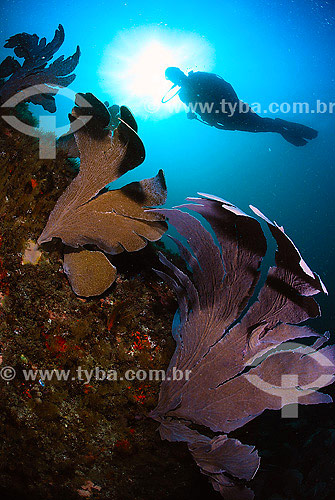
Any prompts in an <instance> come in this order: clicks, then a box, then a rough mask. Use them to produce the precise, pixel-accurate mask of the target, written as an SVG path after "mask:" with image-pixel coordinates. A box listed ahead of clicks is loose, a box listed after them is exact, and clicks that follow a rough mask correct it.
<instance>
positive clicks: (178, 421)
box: [151, 194, 335, 499]
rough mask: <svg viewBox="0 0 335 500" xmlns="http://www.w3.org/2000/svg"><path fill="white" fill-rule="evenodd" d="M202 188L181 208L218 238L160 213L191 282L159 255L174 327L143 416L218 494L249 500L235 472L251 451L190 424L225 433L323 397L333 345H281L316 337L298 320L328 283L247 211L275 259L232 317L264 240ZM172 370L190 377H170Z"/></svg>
mask: <svg viewBox="0 0 335 500" xmlns="http://www.w3.org/2000/svg"><path fill="white" fill-rule="evenodd" d="M201 196H202V197H201V198H189V200H190V201H192V202H193V203H189V204H186V205H182V207H184V208H188V209H190V210H193V211H195V212H197V213H199V214H201V215H202V216H203V217H204V218H205V219H206V220H207V221H208V222H209V223H210V225H211V227H212V229H213V231H214V233H215V235H216V238H217V241H218V244H215V242H214V240H213V237H212V235H211V234H210V233H209V232H208V231H207V230H206V229H205V228H204V227H203V226H202V224H201V223H200V222H199V220H197V219H195V218H194V217H193V216H191V215H190V214H188V213H186V212H182V211H180V210H178V209H173V210H159V211H158V212H159V213H162V214H163V215H165V216H166V217H167V218H168V220H169V222H170V223H171V224H172V225H173V226H175V227H176V229H177V230H178V232H179V233H180V234H181V235H182V236H184V237H185V238H186V240H187V242H188V244H189V246H190V250H189V249H188V248H186V247H185V246H183V245H182V244H181V243H180V242H178V247H179V249H180V251H181V255H182V257H183V258H184V260H185V261H186V263H187V264H188V267H189V268H190V269H191V271H192V280H191V279H190V278H189V277H188V276H187V275H186V274H185V273H183V272H181V271H180V270H179V269H178V268H177V267H175V266H174V265H173V264H171V263H169V262H168V261H167V260H166V259H165V258H164V257H163V256H162V257H161V261H162V263H163V264H165V266H166V268H167V271H166V272H165V273H163V272H162V271H158V274H159V275H160V276H161V277H162V278H163V279H166V281H167V282H168V283H169V284H170V285H171V286H172V287H173V288H174V290H175V292H176V295H177V298H178V303H179V314H178V315H177V317H176V318H177V321H175V322H174V331H173V335H174V338H175V339H176V342H177V347H176V350H175V353H174V356H173V357H172V359H171V362H170V365H169V368H168V371H167V374H166V379H165V381H163V382H162V386H161V391H160V398H159V402H158V405H157V407H156V408H155V410H153V412H152V413H151V417H152V418H154V419H156V420H158V421H159V422H160V423H161V426H160V433H161V436H162V438H163V439H168V440H170V441H185V442H187V444H188V447H189V449H190V451H191V453H192V455H193V458H194V459H195V461H196V462H197V463H198V465H199V467H200V469H201V471H202V472H203V473H204V474H206V475H208V476H209V477H210V480H211V481H212V484H213V487H214V488H215V489H216V490H217V491H220V492H221V494H222V495H223V496H224V497H225V498H229V499H230V498H231V499H233V498H236V499H241V498H243V499H244V498H246V499H249V498H253V494H252V492H251V491H250V490H248V489H246V488H242V489H241V488H240V487H239V486H237V483H236V480H235V479H234V478H237V479H238V480H240V479H245V480H249V479H251V478H252V477H253V475H254V474H255V472H256V471H257V468H258V465H259V459H258V456H257V452H256V451H254V449H253V448H252V447H250V446H244V445H242V444H241V443H239V442H238V441H236V440H232V439H230V438H228V437H227V436H226V435H218V436H216V437H215V438H214V439H209V438H208V437H206V436H202V435H201V434H199V433H198V432H196V431H194V430H192V429H190V428H189V425H190V424H198V425H202V426H206V427H208V428H209V429H211V430H212V431H214V432H224V433H229V432H230V431H233V430H234V429H237V428H239V427H241V426H243V425H244V424H245V423H247V422H248V421H250V420H252V419H253V418H255V417H256V416H257V415H260V414H261V413H262V412H263V411H264V410H265V409H280V408H282V407H283V406H284V405H287V404H289V403H292V402H294V403H301V404H316V403H328V402H331V398H330V396H328V395H326V394H323V393H320V392H317V390H316V389H319V388H322V387H325V386H326V385H329V384H331V383H332V382H333V381H334V372H335V348H334V346H330V347H325V348H322V349H319V347H320V345H322V344H323V342H324V341H325V339H322V340H319V341H318V342H317V344H315V346H314V348H307V347H302V346H301V345H299V344H298V348H297V344H293V347H292V343H291V344H289V343H287V341H290V340H295V339H299V338H304V337H313V336H314V337H315V336H316V337H321V338H322V336H320V335H318V334H317V333H316V332H314V331H313V330H311V329H310V328H309V327H307V326H296V324H298V323H301V322H302V321H305V320H306V319H308V318H311V317H316V316H318V315H319V313H320V311H319V307H318V304H317V303H316V302H315V300H314V298H313V297H312V296H313V295H314V294H317V293H319V292H320V291H323V292H326V288H325V286H324V285H323V283H322V282H321V280H320V278H319V276H318V275H317V274H315V273H313V272H312V271H311V270H310V269H309V267H308V266H307V264H306V263H305V262H304V261H303V259H302V258H301V255H300V253H299V251H298V250H297V248H296V247H295V246H294V244H293V243H292V241H291V240H290V239H289V238H288V237H287V236H286V234H285V233H284V230H283V229H282V228H280V227H279V226H277V225H276V224H275V223H272V222H271V221H269V220H268V219H267V218H266V217H265V216H263V215H262V214H261V213H260V212H259V211H257V209H254V211H255V212H256V213H257V215H260V216H261V217H262V218H263V219H265V220H266V222H267V223H268V225H269V228H270V230H271V232H272V234H273V236H274V238H275V239H276V241H277V245H278V249H277V252H276V266H275V267H272V268H270V269H269V272H268V276H267V279H266V282H265V284H264V285H263V287H262V288H261V290H260V293H259V295H258V299H257V301H256V302H254V303H253V305H252V306H251V307H249V309H248V310H247V312H246V313H245V314H244V315H243V316H242V318H241V319H240V321H239V322H237V323H236V320H238V319H239V317H240V315H241V314H242V313H243V311H244V309H245V308H246V306H247V304H248V301H249V299H250V297H251V296H252V293H253V291H254V288H255V286H256V284H257V281H258V279H259V267H260V264H261V260H262V257H263V256H264V254H265V252H266V240H265V237H264V235H263V232H262V229H261V227H260V224H259V223H258V222H257V221H256V220H255V219H253V218H252V217H250V216H248V215H246V214H244V213H243V212H242V211H241V210H239V209H238V208H237V207H235V206H234V205H232V204H231V203H229V202H226V201H224V200H222V199H220V198H217V197H214V196H211V195H205V194H202V195H201ZM179 208H181V207H179ZM176 370H181V371H182V372H183V373H185V371H186V370H190V371H191V375H190V376H189V377H183V378H182V379H180V380H179V379H178V380H175V379H174V376H173V374H174V373H175V371H176ZM285 377H286V378H285ZM283 381H285V383H283Z"/></svg>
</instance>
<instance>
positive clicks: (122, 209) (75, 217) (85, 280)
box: [38, 94, 167, 297]
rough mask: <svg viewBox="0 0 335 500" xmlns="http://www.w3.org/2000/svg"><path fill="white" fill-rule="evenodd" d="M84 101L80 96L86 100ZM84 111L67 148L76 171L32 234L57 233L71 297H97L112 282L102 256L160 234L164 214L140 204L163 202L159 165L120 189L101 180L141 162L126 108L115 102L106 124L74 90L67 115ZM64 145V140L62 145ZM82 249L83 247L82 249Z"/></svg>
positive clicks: (47, 236)
mask: <svg viewBox="0 0 335 500" xmlns="http://www.w3.org/2000/svg"><path fill="white" fill-rule="evenodd" d="M86 98H87V99H86ZM83 100H84V101H85V103H84V106H85V105H86V103H87V102H89V104H90V108H89V109H88V110H86V112H88V111H90V115H89V117H90V118H91V119H90V120H89V121H88V122H86V123H85V122H84V121H82V126H81V127H79V129H76V130H75V132H74V134H73V136H74V138H73V142H74V144H72V145H71V143H68V144H67V146H69V145H70V147H69V149H70V150H78V154H79V156H80V170H79V173H78V175H77V177H75V178H74V179H73V181H72V182H71V184H70V185H69V186H68V187H67V189H66V190H65V191H64V193H63V194H62V195H61V196H60V198H59V199H58V201H57V203H56V205H55V207H54V209H53V210H52V212H51V214H50V216H49V219H48V222H47V224H46V226H45V228H44V230H43V232H42V234H41V235H40V237H39V239H38V243H39V244H42V243H46V242H48V241H51V240H52V239H53V238H59V239H60V240H61V241H62V242H63V244H64V270H65V272H66V274H67V276H68V278H69V281H70V283H71V286H72V289H73V290H74V292H75V293H76V294H77V295H82V296H85V297H90V296H92V295H100V294H102V293H103V292H104V291H105V290H106V289H107V288H108V287H109V286H110V285H111V284H112V283H113V282H114V280H115V278H116V268H115V266H114V265H113V264H112V263H111V262H110V260H109V258H108V257H107V256H106V255H105V254H107V255H116V254H119V253H121V252H123V251H127V252H135V251H138V250H141V249H142V248H144V247H145V246H146V245H147V243H148V241H157V240H159V239H160V238H161V236H162V235H163V234H164V233H165V231H166V229H167V225H166V223H165V222H164V216H163V215H162V214H159V213H157V214H156V213H150V212H148V211H147V207H154V206H159V205H163V204H164V203H165V200H166V195H167V191H166V184H165V178H164V174H163V171H162V170H159V172H158V174H157V175H156V176H155V177H152V178H151V179H143V180H141V181H138V182H131V183H130V184H126V185H125V186H123V187H122V188H120V189H111V187H110V186H108V185H109V184H111V183H112V182H114V181H115V180H117V179H119V178H120V177H121V176H122V175H124V174H125V173H126V172H128V171H129V170H132V169H134V168H136V167H138V166H139V165H141V163H142V162H143V161H144V158H145V149H144V145H143V143H142V141H141V139H140V137H139V136H138V134H137V124H136V121H135V119H134V117H133V116H132V114H131V112H130V111H129V110H128V109H127V108H126V107H124V106H121V111H120V119H119V125H118V127H117V128H116V129H115V130H114V131H113V132H112V131H111V130H110V129H108V128H107V125H108V123H109V118H110V117H109V112H108V110H107V109H106V107H105V106H104V105H103V104H102V103H101V102H100V101H99V100H98V99H97V98H96V97H95V96H93V95H92V94H77V97H76V104H77V106H75V107H74V108H73V110H72V114H71V115H69V118H70V120H71V121H74V120H75V119H76V123H77V125H78V122H80V121H81V120H82V117H83V116H84V115H85V107H84V106H82V104H83ZM63 146H64V145H63ZM87 246H89V248H87Z"/></svg>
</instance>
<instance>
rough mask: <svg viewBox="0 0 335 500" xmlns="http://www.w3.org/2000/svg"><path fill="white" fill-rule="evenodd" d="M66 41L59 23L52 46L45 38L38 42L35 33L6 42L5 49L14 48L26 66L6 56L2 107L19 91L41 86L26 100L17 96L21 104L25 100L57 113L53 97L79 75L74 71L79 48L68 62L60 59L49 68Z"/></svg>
mask: <svg viewBox="0 0 335 500" xmlns="http://www.w3.org/2000/svg"><path fill="white" fill-rule="evenodd" d="M64 38H65V33H64V28H63V26H62V25H61V24H60V25H59V26H58V29H57V30H56V31H55V36H54V38H53V39H52V40H51V42H49V43H46V39H45V38H41V39H39V37H38V36H37V35H36V34H34V35H30V34H28V33H18V34H17V35H14V36H11V37H10V38H9V39H8V40H7V42H6V44H5V48H8V49H13V50H14V53H15V55H16V56H17V57H18V58H19V59H23V63H22V64H20V63H19V61H17V60H16V59H15V58H14V57H12V56H8V57H6V59H4V60H3V61H2V62H1V64H0V78H1V79H3V80H4V82H3V84H2V86H0V104H1V105H6V102H7V100H8V99H9V98H10V97H12V96H14V95H16V94H17V93H18V92H20V91H22V90H24V89H28V88H29V87H32V86H34V85H39V88H38V92H35V93H34V94H33V95H28V94H27V95H26V97H25V98H24V96H23V94H22V96H21V95H20V96H18V97H19V100H18V103H19V102H21V101H22V100H25V101H27V102H32V103H33V104H40V105H41V106H43V108H44V109H45V110H46V111H50V112H51V113H54V112H55V111H56V103H55V99H54V95H56V94H57V92H58V90H59V87H67V86H68V85H70V84H71V83H72V82H73V80H74V79H75V77H76V75H75V74H73V73H72V71H74V69H75V67H76V66H77V64H78V62H79V57H80V50H79V47H77V50H76V52H75V53H74V54H73V55H72V56H70V57H68V58H67V59H64V56H60V57H58V58H57V59H56V60H55V61H53V62H52V63H51V64H49V66H48V62H49V61H50V60H51V59H52V58H53V57H54V54H55V53H56V52H57V51H58V50H59V48H60V47H61V46H62V44H63V42H64ZM70 73H72V74H70Z"/></svg>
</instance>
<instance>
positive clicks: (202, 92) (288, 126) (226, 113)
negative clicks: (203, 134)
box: [162, 67, 318, 146]
mask: <svg viewBox="0 0 335 500" xmlns="http://www.w3.org/2000/svg"><path fill="white" fill-rule="evenodd" d="M165 77H166V79H167V80H170V81H171V82H172V83H173V85H172V87H171V89H170V91H171V90H172V89H173V88H175V87H180V89H179V90H177V92H176V93H175V94H174V95H173V96H172V97H174V96H175V95H177V94H178V95H179V98H180V100H181V101H182V102H183V103H184V104H186V105H187V106H188V107H189V108H190V111H189V112H188V113H187V117H188V118H189V119H197V120H199V121H202V122H204V123H206V124H207V125H211V126H213V127H215V128H218V129H222V130H240V131H244V132H276V133H278V134H281V135H282V136H283V137H284V139H286V141H288V142H290V143H291V144H293V145H294V146H304V145H305V144H307V142H308V140H310V139H315V138H316V137H317V135H318V132H317V130H314V129H312V128H310V127H306V126H305V125H301V124H299V123H294V122H289V121H286V120H282V119H280V118H275V119H274V118H262V117H261V116H259V115H257V114H256V113H255V112H254V111H253V110H252V109H251V108H250V106H249V105H248V104H246V103H244V102H243V101H240V99H239V98H238V96H237V94H236V92H235V90H234V89H233V87H232V86H231V85H230V83H228V82H226V81H225V80H224V79H223V78H221V77H220V76H218V75H215V74H214V73H205V72H202V71H196V72H193V71H191V72H189V73H188V75H185V73H183V72H182V71H181V69H179V68H176V67H169V68H167V69H166V71H165ZM170 91H169V92H170ZM169 92H168V93H169ZM172 97H170V99H172ZM170 99H167V100H165V99H164V98H163V99H162V102H163V103H164V102H168V101H169V100H170ZM197 115H199V116H200V119H199V118H198V116H197Z"/></svg>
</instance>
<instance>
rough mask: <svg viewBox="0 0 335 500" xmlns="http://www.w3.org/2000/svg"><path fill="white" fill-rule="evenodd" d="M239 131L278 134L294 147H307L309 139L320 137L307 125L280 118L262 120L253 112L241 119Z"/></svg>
mask: <svg viewBox="0 0 335 500" xmlns="http://www.w3.org/2000/svg"><path fill="white" fill-rule="evenodd" d="M237 129H238V130H244V131H248V132H276V133H278V134H281V136H282V137H283V138H284V139H285V140H286V141H287V142H290V143H291V144H293V145H294V146H305V145H306V144H307V139H314V138H315V137H317V135H318V132H317V131H316V130H314V129H312V128H310V127H306V126H305V125H300V124H299V123H294V122H289V121H286V120H282V119H280V118H275V119H273V118H262V117H261V116H259V115H257V114H256V113H253V112H250V113H247V114H245V115H244V118H243V117H242V118H241V120H240V123H239V126H238V127H237Z"/></svg>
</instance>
